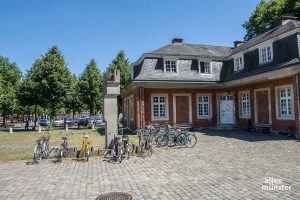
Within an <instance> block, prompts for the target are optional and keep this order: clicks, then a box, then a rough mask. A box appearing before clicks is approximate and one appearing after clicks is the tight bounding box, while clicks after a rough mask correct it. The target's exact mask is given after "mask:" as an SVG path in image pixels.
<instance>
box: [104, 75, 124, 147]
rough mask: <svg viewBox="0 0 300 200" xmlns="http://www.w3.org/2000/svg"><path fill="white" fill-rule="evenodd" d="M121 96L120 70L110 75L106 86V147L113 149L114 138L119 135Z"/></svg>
mask: <svg viewBox="0 0 300 200" xmlns="http://www.w3.org/2000/svg"><path fill="white" fill-rule="evenodd" d="M119 95H120V70H116V71H114V72H111V73H109V74H108V77H107V81H106V83H105V85H104V90H103V96H104V119H105V147H106V148H108V149H110V148H112V147H113V139H114V136H115V135H117V134H118V100H117V97H118V96H119Z"/></svg>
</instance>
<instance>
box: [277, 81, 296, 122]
mask: <svg viewBox="0 0 300 200" xmlns="http://www.w3.org/2000/svg"><path fill="white" fill-rule="evenodd" d="M286 89H290V97H280V94H281V93H280V91H281V90H286ZM275 96H276V119H279V120H294V119H295V111H294V109H295V105H294V90H293V85H292V84H290V85H281V86H277V87H275ZM281 99H285V100H287V101H288V99H290V100H291V114H287V115H282V113H281Z"/></svg>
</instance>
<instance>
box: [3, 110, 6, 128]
mask: <svg viewBox="0 0 300 200" xmlns="http://www.w3.org/2000/svg"><path fill="white" fill-rule="evenodd" d="M3 127H4V128H6V112H5V110H4V111H3Z"/></svg>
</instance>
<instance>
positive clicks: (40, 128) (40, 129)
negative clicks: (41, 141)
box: [38, 125, 42, 133]
mask: <svg viewBox="0 0 300 200" xmlns="http://www.w3.org/2000/svg"><path fill="white" fill-rule="evenodd" d="M41 132H42V127H41V125H39V130H38V133H41Z"/></svg>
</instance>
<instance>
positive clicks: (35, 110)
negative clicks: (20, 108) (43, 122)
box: [32, 104, 37, 130]
mask: <svg viewBox="0 0 300 200" xmlns="http://www.w3.org/2000/svg"><path fill="white" fill-rule="evenodd" d="M36 121H37V104H35V106H34V124H33V128H32V129H33V130H35V128H36Z"/></svg>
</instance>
